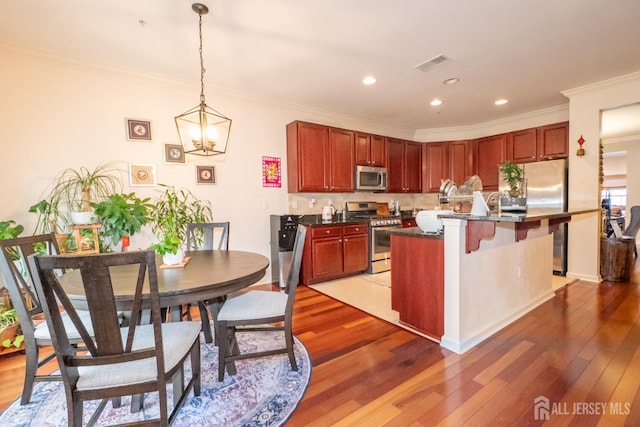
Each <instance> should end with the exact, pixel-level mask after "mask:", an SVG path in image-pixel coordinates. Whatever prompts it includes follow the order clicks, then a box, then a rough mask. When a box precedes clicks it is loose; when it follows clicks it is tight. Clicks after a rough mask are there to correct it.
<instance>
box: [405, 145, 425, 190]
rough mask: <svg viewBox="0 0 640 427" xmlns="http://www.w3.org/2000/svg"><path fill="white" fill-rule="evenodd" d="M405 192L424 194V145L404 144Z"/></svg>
mask: <svg viewBox="0 0 640 427" xmlns="http://www.w3.org/2000/svg"><path fill="white" fill-rule="evenodd" d="M403 191H404V192H406V193H421V192H422V144H421V143H419V142H411V141H405V143H404V190H403Z"/></svg>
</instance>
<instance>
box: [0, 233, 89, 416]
mask: <svg viewBox="0 0 640 427" xmlns="http://www.w3.org/2000/svg"><path fill="white" fill-rule="evenodd" d="M37 250H40V251H43V252H44V253H47V254H50V255H56V254H58V253H59V251H58V243H57V241H56V237H55V235H54V234H53V233H48V234H38V235H35V236H27V237H16V238H13V239H3V240H0V252H2V254H0V268H1V269H2V274H3V278H4V283H5V285H6V287H7V289H8V290H9V297H10V298H11V304H12V305H13V308H15V310H16V314H17V315H18V320H19V322H20V328H21V329H22V335H23V336H24V352H25V376H24V386H23V388H22V396H21V397H20V404H21V405H26V404H27V403H29V401H30V400H31V393H32V391H33V384H34V383H35V382H41V381H62V377H61V376H60V375H59V374H38V370H39V369H40V368H41V367H42V366H43V365H44V364H46V363H47V362H49V361H50V360H52V359H53V358H54V357H55V354H54V353H53V352H47V354H46V355H44V356H43V357H42V358H40V350H41V347H44V346H47V347H48V346H51V344H52V339H51V331H50V328H49V323H48V322H46V321H44V317H41V318H40V319H37V320H34V318H37V317H38V316H43V315H42V306H41V304H40V300H39V299H38V296H37V295H36V291H35V289H34V288H33V276H34V275H33V272H32V271H31V269H30V268H29V265H28V263H27V257H28V256H29V255H32V254H34V253H36V251H37ZM78 315H79V317H80V319H81V320H82V321H83V323H84V324H86V325H88V326H87V332H88V334H89V335H90V336H93V329H92V328H91V326H90V324H91V322H90V320H89V313H88V312H87V311H80V310H78ZM62 321H63V323H64V324H65V325H66V327H67V334H68V337H69V343H70V344H71V345H73V346H77V345H78V344H81V343H82V337H80V335H79V333H78V331H77V330H75V328H74V327H73V324H72V322H71V319H69V317H68V316H67V314H66V313H63V314H62Z"/></svg>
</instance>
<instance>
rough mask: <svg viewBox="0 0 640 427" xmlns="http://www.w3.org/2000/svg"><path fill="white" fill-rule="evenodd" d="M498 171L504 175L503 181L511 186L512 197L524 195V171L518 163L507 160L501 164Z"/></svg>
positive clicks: (510, 193)
mask: <svg viewBox="0 0 640 427" xmlns="http://www.w3.org/2000/svg"><path fill="white" fill-rule="evenodd" d="M498 170H499V171H500V173H501V174H502V175H503V180H504V181H505V182H506V183H507V185H508V186H509V195H510V196H511V197H520V195H521V194H522V183H523V181H524V170H523V169H522V167H521V166H520V165H518V164H517V163H513V162H512V161H510V160H507V161H506V162H504V163H501V164H500V166H499V167H498Z"/></svg>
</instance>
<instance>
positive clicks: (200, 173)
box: [196, 165, 216, 184]
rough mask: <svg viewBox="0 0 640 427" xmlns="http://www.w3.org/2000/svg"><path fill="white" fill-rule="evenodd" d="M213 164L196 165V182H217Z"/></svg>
mask: <svg viewBox="0 0 640 427" xmlns="http://www.w3.org/2000/svg"><path fill="white" fill-rule="evenodd" d="M215 172H216V171H215V168H214V167H213V166H201V165H196V182H197V183H198V184H215V183H216V173H215Z"/></svg>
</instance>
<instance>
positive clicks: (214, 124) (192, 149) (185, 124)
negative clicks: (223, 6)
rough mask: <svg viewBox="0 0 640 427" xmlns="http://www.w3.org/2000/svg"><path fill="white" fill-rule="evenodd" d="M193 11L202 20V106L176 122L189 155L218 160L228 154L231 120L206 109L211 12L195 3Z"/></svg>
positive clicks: (210, 109) (183, 114)
mask: <svg viewBox="0 0 640 427" xmlns="http://www.w3.org/2000/svg"><path fill="white" fill-rule="evenodd" d="M191 9H193V11H194V12H196V13H197V14H198V16H199V25H198V29H199V32H200V104H199V105H197V106H196V107H193V108H192V109H190V110H189V111H186V112H184V113H182V114H180V115H179V116H177V117H176V118H175V120H176V127H177V128H178V135H179V136H180V142H181V143H182V145H183V147H184V152H185V153H187V154H195V155H198V156H215V155H220V154H224V153H225V152H226V151H227V142H228V141H229V132H230V131H231V119H230V118H228V117H225V116H224V115H223V114H221V113H219V112H217V111H216V110H214V109H212V108H210V107H208V106H207V104H206V103H205V100H204V73H205V71H206V70H205V68H204V62H203V60H202V15H206V14H207V13H209V8H208V7H207V6H205V5H204V4H201V3H193V4H192V5H191Z"/></svg>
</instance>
